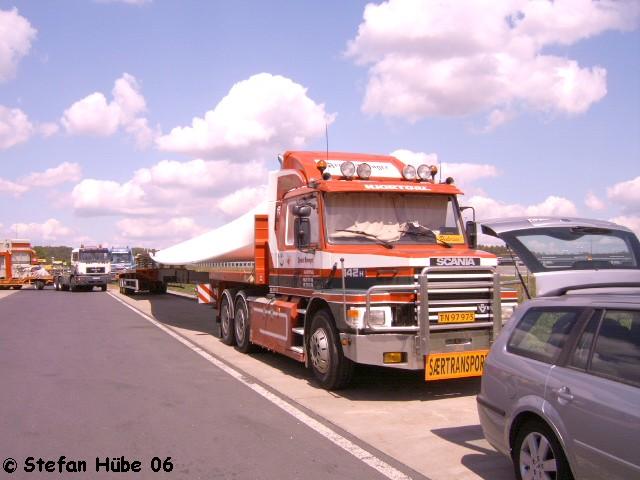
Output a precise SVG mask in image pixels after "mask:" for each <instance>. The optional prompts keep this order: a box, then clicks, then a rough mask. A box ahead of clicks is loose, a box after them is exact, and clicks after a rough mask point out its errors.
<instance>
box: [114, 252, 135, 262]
mask: <svg viewBox="0 0 640 480" xmlns="http://www.w3.org/2000/svg"><path fill="white" fill-rule="evenodd" d="M131 262H133V258H132V257H131V254H129V253H112V254H111V263H131Z"/></svg>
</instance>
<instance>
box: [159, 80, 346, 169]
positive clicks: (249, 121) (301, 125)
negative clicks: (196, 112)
mask: <svg viewBox="0 0 640 480" xmlns="http://www.w3.org/2000/svg"><path fill="white" fill-rule="evenodd" d="M333 119H334V116H333V115H329V114H327V113H326V112H325V108H324V104H318V103H315V102H314V101H313V100H312V99H311V98H309V97H308V96H307V89H306V88H304V87H303V86H302V85H300V84H297V83H295V82H293V81H292V80H290V79H288V78H285V77H282V76H280V75H271V74H269V73H260V74H258V75H254V76H252V77H250V78H249V79H247V80H243V81H241V82H238V83H236V84H235V85H234V86H233V87H232V88H231V90H229V93H228V94H227V95H226V96H225V97H224V98H223V99H222V100H221V101H220V102H219V103H218V105H216V107H215V108H214V109H213V110H209V111H208V112H206V113H205V115H204V118H200V117H196V118H194V119H193V120H192V122H191V126H185V127H176V128H174V129H173V130H171V132H170V133H169V134H167V135H163V136H161V137H159V138H157V140H156V143H157V145H158V148H159V149H160V150H164V151H171V152H179V153H186V154H190V155H193V156H200V157H204V158H212V157H217V158H220V157H235V158H242V157H245V158H246V157H249V158H256V157H259V156H260V155H261V154H263V153H265V152H268V153H269V154H273V152H279V151H282V150H283V149H290V150H295V149H297V148H301V147H303V146H304V145H305V144H306V143H307V142H308V141H309V140H310V139H313V138H316V137H320V136H322V135H323V134H324V128H325V123H327V124H328V123H331V122H332V121H333Z"/></svg>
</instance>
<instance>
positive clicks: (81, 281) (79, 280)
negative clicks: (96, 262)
mask: <svg viewBox="0 0 640 480" xmlns="http://www.w3.org/2000/svg"><path fill="white" fill-rule="evenodd" d="M74 279H75V282H76V285H106V284H107V283H109V274H108V273H105V274H95V275H76V276H75V277H74Z"/></svg>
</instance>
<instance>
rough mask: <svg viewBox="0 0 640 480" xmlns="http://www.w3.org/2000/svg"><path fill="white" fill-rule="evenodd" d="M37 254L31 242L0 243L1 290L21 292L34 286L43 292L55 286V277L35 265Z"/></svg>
mask: <svg viewBox="0 0 640 480" xmlns="http://www.w3.org/2000/svg"><path fill="white" fill-rule="evenodd" d="M36 261H37V260H36V252H35V250H34V249H33V248H32V247H31V243H30V242H29V240H25V239H14V240H4V241H3V242H2V243H0V290H6V289H10V288H13V289H15V290H19V289H21V288H22V287H24V286H26V285H33V286H35V288H36V289H37V290H42V289H44V287H45V286H46V285H52V284H53V277H52V276H51V275H50V274H49V273H48V272H47V271H46V270H45V269H44V268H42V267H40V268H38V266H37V265H34V262H36Z"/></svg>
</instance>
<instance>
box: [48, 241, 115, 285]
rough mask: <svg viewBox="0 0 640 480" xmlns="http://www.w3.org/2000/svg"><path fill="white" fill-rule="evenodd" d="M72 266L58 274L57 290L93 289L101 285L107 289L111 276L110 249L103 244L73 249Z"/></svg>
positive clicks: (55, 280)
mask: <svg viewBox="0 0 640 480" xmlns="http://www.w3.org/2000/svg"><path fill="white" fill-rule="evenodd" d="M70 265H71V266H70V268H69V269H68V270H67V271H65V272H62V273H61V274H59V275H58V276H56V278H55V279H54V287H55V289H56V290H71V291H72V292H77V291H80V290H87V291H88V290H93V287H100V288H101V289H102V291H103V292H104V291H106V290H107V284H108V282H109V280H110V278H111V261H110V257H109V250H108V249H107V248H103V247H101V246H97V247H94V246H81V247H79V248H74V249H73V250H72V251H71V264H70Z"/></svg>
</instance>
